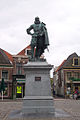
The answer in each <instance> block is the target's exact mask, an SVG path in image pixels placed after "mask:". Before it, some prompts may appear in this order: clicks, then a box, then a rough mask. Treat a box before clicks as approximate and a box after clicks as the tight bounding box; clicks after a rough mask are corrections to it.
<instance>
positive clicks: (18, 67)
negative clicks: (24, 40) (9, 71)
mask: <svg viewBox="0 0 80 120" xmlns="http://www.w3.org/2000/svg"><path fill="white" fill-rule="evenodd" d="M30 55H31V48H30V46H27V47H26V48H24V49H23V50H22V51H20V52H19V53H18V54H17V55H13V56H12V57H13V98H23V97H24V95H25V74H24V69H23V65H24V64H27V62H28V59H29V57H30Z"/></svg>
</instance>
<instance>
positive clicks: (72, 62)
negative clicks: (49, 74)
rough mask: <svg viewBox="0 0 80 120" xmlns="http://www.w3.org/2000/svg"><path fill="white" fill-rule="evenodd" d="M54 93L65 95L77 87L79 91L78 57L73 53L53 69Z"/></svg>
mask: <svg viewBox="0 0 80 120" xmlns="http://www.w3.org/2000/svg"><path fill="white" fill-rule="evenodd" d="M54 79H55V80H54V81H56V82H55V83H54V84H55V85H56V94H57V95H60V96H64V97H65V96H66V95H67V91H68V92H69V94H73V92H74V91H75V90H76V89H78V90H79V92H80V57H79V56H78V55H77V54H76V53H73V54H71V55H70V56H69V57H68V58H67V59H66V60H64V61H63V62H62V64H61V65H60V66H59V67H58V68H57V70H54Z"/></svg>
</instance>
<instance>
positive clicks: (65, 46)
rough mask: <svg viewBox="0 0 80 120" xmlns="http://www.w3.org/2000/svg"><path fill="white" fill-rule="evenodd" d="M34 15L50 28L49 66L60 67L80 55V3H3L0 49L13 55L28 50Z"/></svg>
mask: <svg viewBox="0 0 80 120" xmlns="http://www.w3.org/2000/svg"><path fill="white" fill-rule="evenodd" d="M35 16H39V17H40V20H41V21H43V22H44V23H46V26H47V29H48V34H49V40H50V47H49V48H50V52H49V53H48V52H47V51H46V52H45V53H44V54H45V56H46V58H47V61H48V62H49V63H51V64H54V65H55V66H56V65H59V64H60V63H61V62H62V61H63V60H64V59H66V58H67V57H68V55H70V54H71V53H72V52H77V53H78V54H79V55H80V46H79V44H80V0H14V1H12V0H7V1H6V0H0V47H1V48H3V49H5V50H7V51H8V52H10V53H12V54H14V53H15V54H16V53H18V52H19V51H20V50H21V49H23V48H25V47H26V46H27V45H28V44H29V43H30V39H31V37H30V36H29V35H27V34H26V28H28V27H29V25H30V24H33V22H34V17H35Z"/></svg>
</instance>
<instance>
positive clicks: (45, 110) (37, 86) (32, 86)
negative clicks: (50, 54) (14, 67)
mask: <svg viewBox="0 0 80 120" xmlns="http://www.w3.org/2000/svg"><path fill="white" fill-rule="evenodd" d="M52 67H53V66H52V65H49V64H48V63H47V62H46V61H44V62H43V61H42V62H41V61H34V62H28V63H27V64H26V65H24V72H25V75H26V84H25V97H24V98H23V109H22V112H23V114H26V115H27V114H34V113H35V114H37V113H41V114H49V113H50V114H53V113H54V106H53V97H52V95H51V85H50V70H51V69H52Z"/></svg>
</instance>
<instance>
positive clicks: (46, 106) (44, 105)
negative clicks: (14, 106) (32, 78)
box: [22, 96, 55, 114]
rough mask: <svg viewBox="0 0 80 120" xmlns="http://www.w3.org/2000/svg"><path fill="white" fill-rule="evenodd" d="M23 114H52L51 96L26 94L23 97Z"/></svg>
mask: <svg viewBox="0 0 80 120" xmlns="http://www.w3.org/2000/svg"><path fill="white" fill-rule="evenodd" d="M22 112H23V113H24V114H35V113H36V114H38V113H40V114H41V113H42V114H54V112H55V110H54V108H53V97H52V96H26V97H24V99H23V110H22Z"/></svg>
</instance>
